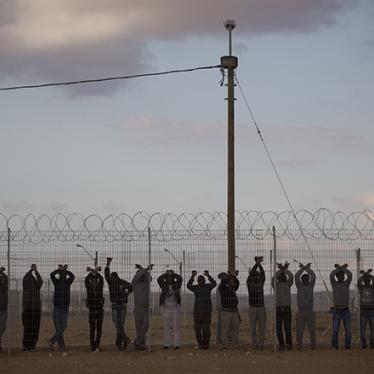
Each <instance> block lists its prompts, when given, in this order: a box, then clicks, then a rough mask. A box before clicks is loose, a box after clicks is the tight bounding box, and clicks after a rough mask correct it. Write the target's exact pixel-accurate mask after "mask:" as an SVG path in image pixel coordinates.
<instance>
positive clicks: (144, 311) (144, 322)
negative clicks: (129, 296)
mask: <svg viewBox="0 0 374 374" xmlns="http://www.w3.org/2000/svg"><path fill="white" fill-rule="evenodd" d="M134 317H135V329H136V339H135V342H134V343H135V346H136V347H138V348H145V343H146V340H145V338H146V334H147V331H148V328H149V308H135V310H134Z"/></svg>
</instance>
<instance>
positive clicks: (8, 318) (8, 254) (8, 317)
mask: <svg viewBox="0 0 374 374" xmlns="http://www.w3.org/2000/svg"><path fill="white" fill-rule="evenodd" d="M7 232H8V233H7V234H8V237H7V262H8V264H7V266H8V285H7V287H8V290H7V292H8V305H7V314H8V315H7V325H8V329H7V330H8V331H7V337H8V339H7V340H8V344H7V345H8V349H7V353H8V356H10V337H11V334H10V329H9V321H10V312H11V310H10V300H11V294H10V279H11V271H10V233H11V231H10V228H9V227H8V230H7Z"/></svg>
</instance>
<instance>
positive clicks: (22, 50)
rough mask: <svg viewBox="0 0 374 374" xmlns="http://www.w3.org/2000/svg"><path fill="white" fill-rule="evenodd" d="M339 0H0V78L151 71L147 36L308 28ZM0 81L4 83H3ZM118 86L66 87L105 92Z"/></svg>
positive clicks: (320, 22) (333, 13)
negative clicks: (230, 27) (227, 24)
mask: <svg viewBox="0 0 374 374" xmlns="http://www.w3.org/2000/svg"><path fill="white" fill-rule="evenodd" d="M352 3H354V2H353V1H352V2H351V1H343V0H282V1H279V0H231V1H226V0H219V1H217V0H204V1H203V2H202V1H198V0H191V1H185V0H183V1H182V0H154V1H149V0H137V1H132V0H131V1H130V0H106V1H105V2H104V1H102V0H54V1H50V2H45V1H43V0H33V1H32V2H30V1H28V0H2V1H1V2H0V50H1V51H2V58H1V59H0V79H1V80H2V82H6V81H12V82H17V83H21V82H22V83H30V82H35V81H58V80H70V79H89V78H93V77H98V76H99V77H100V76H107V75H117V74H131V73H138V72H144V71H147V70H148V71H149V70H150V68H151V66H152V57H151V56H150V55H149V53H148V52H147V43H148V42H150V41H152V40H162V41H167V40H176V39H183V38H185V37H188V36H200V35H202V36H204V35H205V36H213V37H215V36H218V37H221V36H222V35H223V34H224V33H225V30H224V28H223V26H222V23H223V21H224V20H225V19H226V18H233V19H235V20H236V21H237V24H238V28H237V30H236V32H237V33H238V35H251V34H252V35H253V34H259V33H269V32H310V31H314V30H317V29H318V28H320V27H322V26H329V25H333V24H334V23H335V22H336V19H337V17H338V16H339V14H340V13H341V12H342V11H344V10H345V9H346V8H347V7H348V6H350V5H349V4H352ZM2 85H4V83H2ZM114 88H116V85H115V84H113V83H111V84H110V85H100V86H94V85H89V86H84V87H81V88H78V89H74V90H72V89H71V88H70V89H69V90H70V92H75V93H79V94H81V93H85V94H88V93H90V94H97V93H107V92H108V91H109V90H113V89H114Z"/></svg>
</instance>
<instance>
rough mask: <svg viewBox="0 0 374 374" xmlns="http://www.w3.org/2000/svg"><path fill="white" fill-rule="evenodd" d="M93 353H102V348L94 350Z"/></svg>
mask: <svg viewBox="0 0 374 374" xmlns="http://www.w3.org/2000/svg"><path fill="white" fill-rule="evenodd" d="M93 352H94V353H98V352H101V348H100V347H96V348H95V350H94V351H93Z"/></svg>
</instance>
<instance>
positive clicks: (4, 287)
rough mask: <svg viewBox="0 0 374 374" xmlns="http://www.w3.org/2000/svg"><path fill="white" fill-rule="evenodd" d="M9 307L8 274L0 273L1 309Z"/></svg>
mask: <svg viewBox="0 0 374 374" xmlns="http://www.w3.org/2000/svg"><path fill="white" fill-rule="evenodd" d="M7 308H8V276H7V275H6V274H5V273H0V310H5V309H7Z"/></svg>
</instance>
